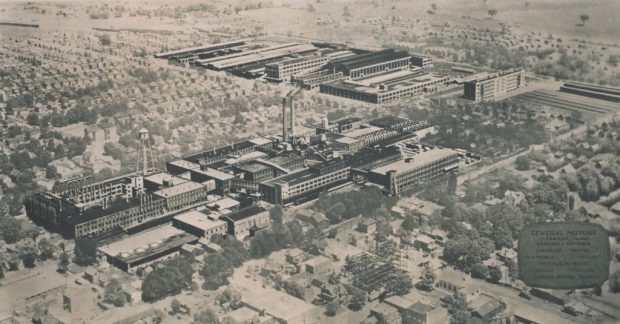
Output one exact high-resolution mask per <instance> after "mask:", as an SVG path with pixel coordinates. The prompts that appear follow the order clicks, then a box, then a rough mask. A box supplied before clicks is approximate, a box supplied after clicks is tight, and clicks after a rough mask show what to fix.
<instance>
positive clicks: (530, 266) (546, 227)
mask: <svg viewBox="0 0 620 324" xmlns="http://www.w3.org/2000/svg"><path fill="white" fill-rule="evenodd" d="M518 252H519V253H518V260H519V265H518V267H519V277H520V278H521V280H523V282H525V283H526V284H527V285H529V286H531V287H538V288H551V289H579V288H592V287H595V286H599V285H602V284H603V282H605V281H606V280H607V279H608V278H609V260H610V248H609V236H608V234H607V231H606V230H605V228H603V226H601V225H598V224H589V223H565V222H561V223H560V222H558V223H541V224H534V225H530V226H527V227H526V228H524V229H523V230H521V233H520V235H519V251H518Z"/></svg>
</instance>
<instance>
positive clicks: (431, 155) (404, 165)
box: [371, 148, 457, 175]
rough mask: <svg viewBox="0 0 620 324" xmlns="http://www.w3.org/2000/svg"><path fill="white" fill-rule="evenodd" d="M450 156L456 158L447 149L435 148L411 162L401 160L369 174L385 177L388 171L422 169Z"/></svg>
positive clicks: (453, 152) (414, 157)
mask: <svg viewBox="0 0 620 324" xmlns="http://www.w3.org/2000/svg"><path fill="white" fill-rule="evenodd" d="M452 155H454V156H456V155H457V153H456V152H455V151H452V150H449V149H444V148H436V149H432V150H429V151H426V152H421V153H420V154H418V155H415V156H413V157H411V162H405V160H404V159H403V160H400V161H398V162H394V163H390V164H388V165H385V166H382V167H379V168H376V169H373V170H372V171H371V172H373V173H377V174H383V175H385V174H387V173H388V172H389V171H392V170H395V171H396V172H397V173H400V172H404V171H409V170H413V169H416V168H419V167H422V166H424V165H426V164H429V163H432V162H435V161H437V160H439V159H443V158H446V157H449V156H452Z"/></svg>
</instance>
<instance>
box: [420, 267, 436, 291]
mask: <svg viewBox="0 0 620 324" xmlns="http://www.w3.org/2000/svg"><path fill="white" fill-rule="evenodd" d="M436 279H437V276H436V275H435V272H434V271H433V270H432V269H424V272H423V273H422V280H420V281H418V282H417V283H416V285H415V286H416V288H417V289H420V290H424V291H431V290H433V287H434V285H435V280H436Z"/></svg>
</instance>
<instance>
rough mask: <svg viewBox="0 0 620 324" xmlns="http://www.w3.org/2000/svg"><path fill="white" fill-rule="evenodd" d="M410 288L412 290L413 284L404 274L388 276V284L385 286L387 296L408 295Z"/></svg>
mask: <svg viewBox="0 0 620 324" xmlns="http://www.w3.org/2000/svg"><path fill="white" fill-rule="evenodd" d="M411 288H413V284H412V283H411V278H409V275H407V273H406V272H401V273H394V274H390V275H388V282H387V284H386V285H385V291H386V293H387V294H390V295H399V296H402V295H406V294H408V293H409V292H410V291H411Z"/></svg>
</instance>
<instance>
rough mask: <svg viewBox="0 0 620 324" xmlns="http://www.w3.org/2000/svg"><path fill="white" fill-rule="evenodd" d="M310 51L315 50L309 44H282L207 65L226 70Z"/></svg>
mask: <svg viewBox="0 0 620 324" xmlns="http://www.w3.org/2000/svg"><path fill="white" fill-rule="evenodd" d="M312 50H315V47H314V46H312V45H309V44H295V43H290V44H283V45H277V46H273V47H270V48H269V49H268V50H261V51H256V52H254V53H252V52H249V54H248V55H243V56H239V57H234V58H229V59H222V60H219V61H213V62H210V63H209V65H210V66H213V67H214V68H216V69H226V68H231V67H235V66H238V65H244V64H250V63H254V62H257V61H264V60H268V59H273V58H277V57H281V56H286V55H290V54H294V53H302V52H308V51H312Z"/></svg>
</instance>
